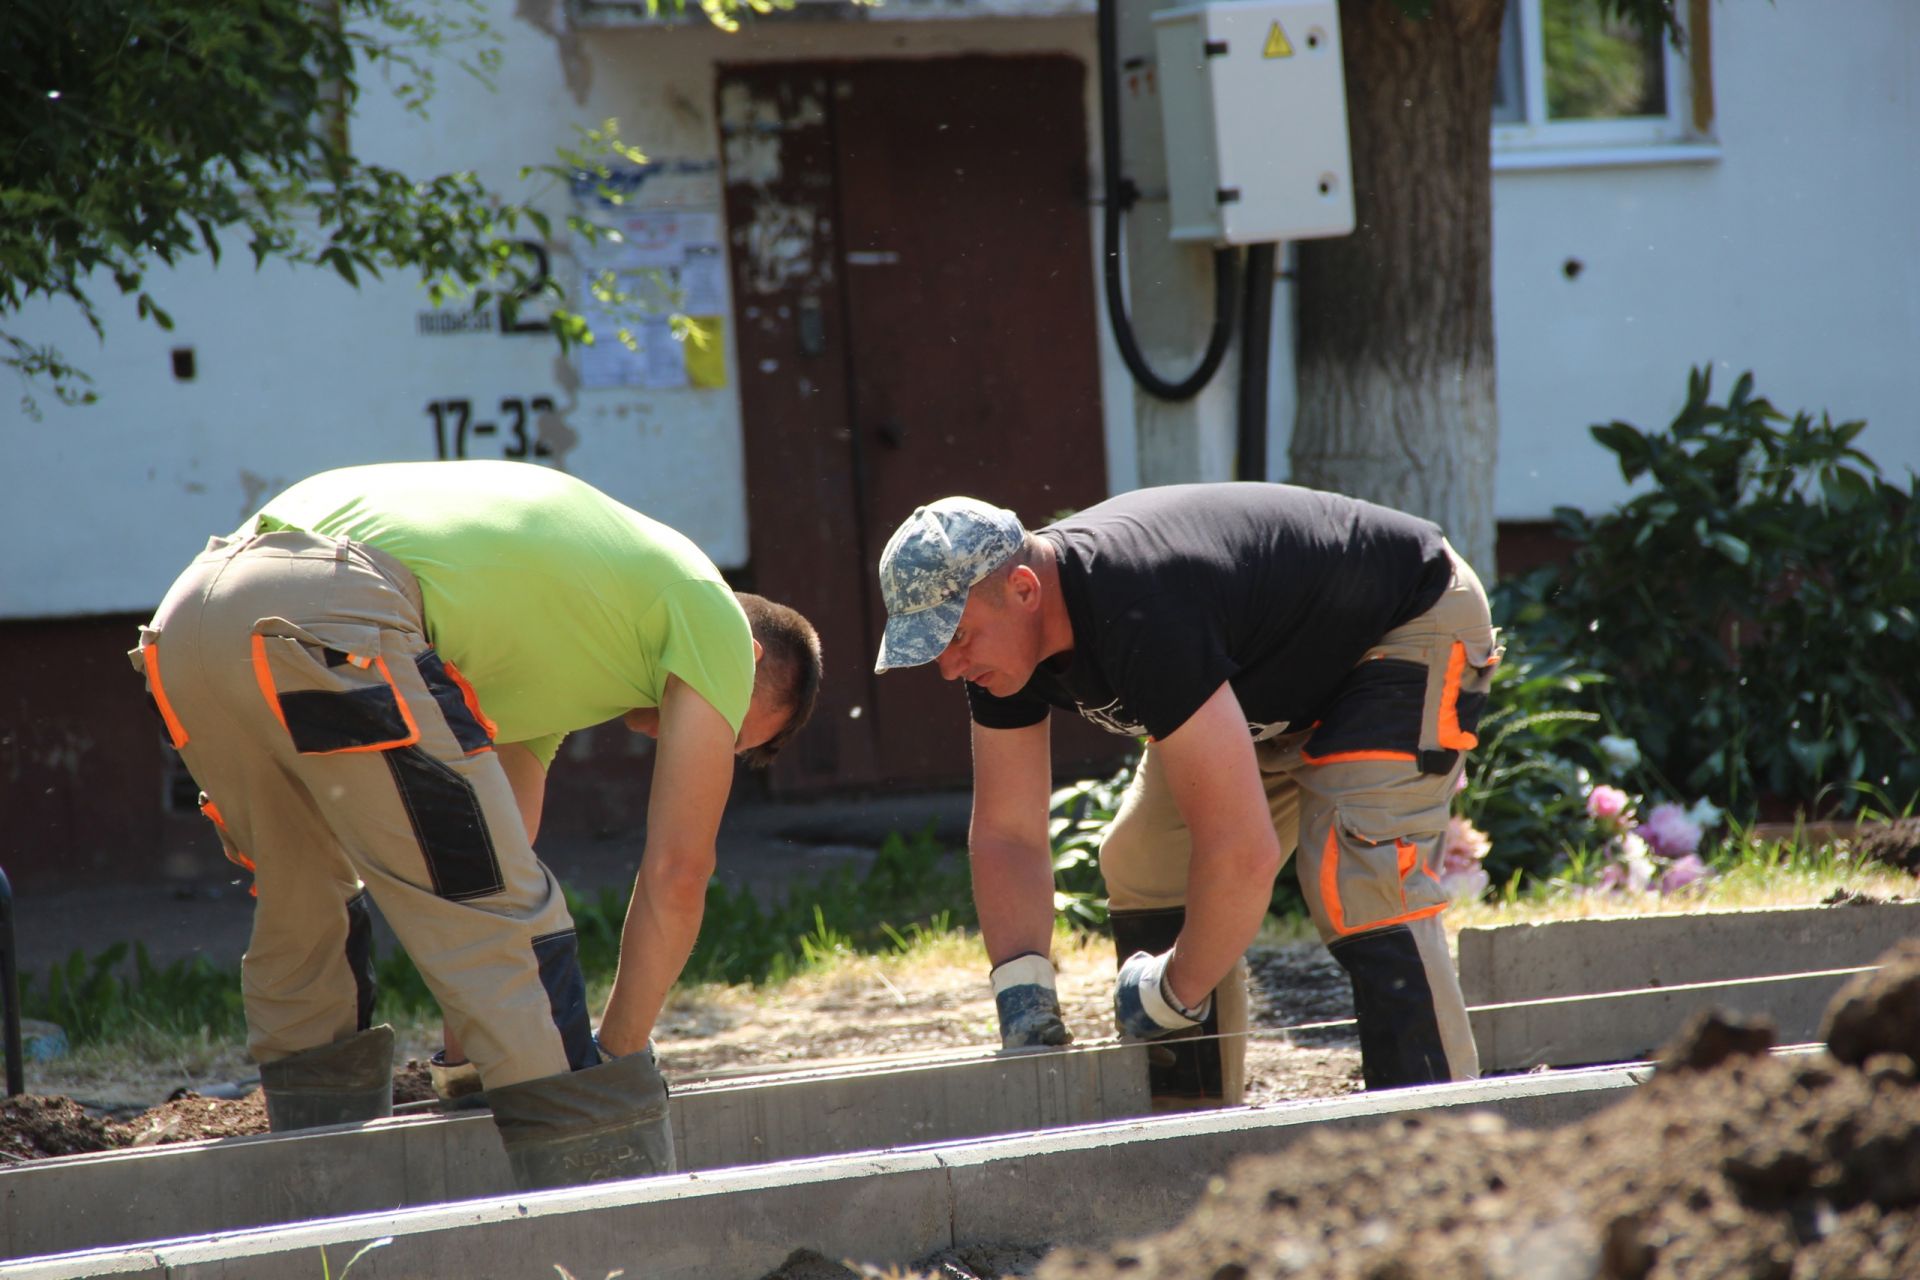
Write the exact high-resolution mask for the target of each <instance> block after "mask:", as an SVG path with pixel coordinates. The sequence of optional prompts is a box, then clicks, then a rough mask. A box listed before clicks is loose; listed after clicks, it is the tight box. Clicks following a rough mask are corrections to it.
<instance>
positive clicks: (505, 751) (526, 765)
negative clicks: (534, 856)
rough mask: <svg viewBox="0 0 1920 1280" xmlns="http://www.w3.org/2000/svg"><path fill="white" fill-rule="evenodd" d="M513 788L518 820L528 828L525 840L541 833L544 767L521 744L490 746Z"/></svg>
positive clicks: (529, 840) (545, 789)
mask: <svg viewBox="0 0 1920 1280" xmlns="http://www.w3.org/2000/svg"><path fill="white" fill-rule="evenodd" d="M493 753H494V755H496V756H498V757H499V759H500V767H501V768H502V769H504V770H505V771H506V774H507V782H508V783H509V784H510V785H511V786H512V787H513V802H514V804H515V805H517V806H519V809H520V821H521V823H522V824H523V825H524V826H525V827H526V829H527V843H528V844H532V843H533V842H534V840H535V839H536V838H537V837H538V836H539V834H540V813H541V810H542V809H543V808H544V807H545V805H546V797H547V766H545V765H544V764H541V763H540V757H539V756H537V755H535V754H533V752H532V751H531V750H530V749H529V748H528V747H527V746H525V745H524V744H523V743H518V742H504V743H501V744H500V745H499V746H497V747H495V748H494V749H493Z"/></svg>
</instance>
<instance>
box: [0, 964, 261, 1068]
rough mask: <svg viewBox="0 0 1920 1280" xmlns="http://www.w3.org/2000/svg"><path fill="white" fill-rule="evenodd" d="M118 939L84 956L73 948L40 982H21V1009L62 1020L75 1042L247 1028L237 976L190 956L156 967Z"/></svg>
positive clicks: (221, 1032) (26, 977) (232, 1031)
mask: <svg viewBox="0 0 1920 1280" xmlns="http://www.w3.org/2000/svg"><path fill="white" fill-rule="evenodd" d="M127 953H128V947H127V944H126V943H124V942H116V943H114V944H113V945H111V946H109V947H107V948H106V949H105V950H103V951H101V952H99V953H98V954H96V955H94V956H92V957H91V958H89V957H88V956H86V955H85V954H84V953H83V952H79V951H76V952H74V953H73V954H72V955H70V956H68V957H67V959H66V961H65V962H64V963H62V964H57V965H54V966H53V967H52V968H51V969H49V970H48V971H47V975H46V979H45V981H44V983H41V982H36V981H35V979H34V978H33V977H32V976H31V975H23V976H22V978H21V982H20V1007H21V1010H22V1012H23V1013H24V1014H25V1015H26V1016H27V1017H29V1018H42V1019H45V1020H46V1021H48V1022H53V1023H57V1024H59V1026H60V1027H61V1028H62V1029H63V1030H65V1031H66V1033H67V1037H68V1039H69V1040H70V1041H72V1043H74V1044H86V1043H90V1042H93V1041H98V1040H103V1039H108V1038H113V1037H123V1036H127V1035H129V1034H132V1033H133V1032H136V1031H140V1030H154V1031H161V1032H167V1033H172V1034H181V1035H194V1034H199V1033H201V1032H203V1031H204V1032H205V1033H206V1034H208V1035H212V1036H221V1037H234V1036H238V1035H240V1034H242V1033H243V1032H244V1030H245V1028H246V1018H245V1015H244V1013H243V1012H242V1008H241V1001H240V975H239V974H238V973H236V972H235V971H234V970H232V969H225V968H221V967H220V966H217V965H215V964H214V963H213V962H212V961H211V960H209V959H207V957H205V956H204V955H193V956H188V957H184V958H182V959H179V960H175V961H174V962H173V963H172V964H169V965H165V966H160V965H156V964H154V963H153V961H152V960H151V959H150V958H149V957H148V955H147V948H146V946H145V944H143V943H137V942H136V943H134V944H133V947H132V953H133V972H132V973H128V972H127V971H126V967H125V963H124V962H125V961H126V959H127Z"/></svg>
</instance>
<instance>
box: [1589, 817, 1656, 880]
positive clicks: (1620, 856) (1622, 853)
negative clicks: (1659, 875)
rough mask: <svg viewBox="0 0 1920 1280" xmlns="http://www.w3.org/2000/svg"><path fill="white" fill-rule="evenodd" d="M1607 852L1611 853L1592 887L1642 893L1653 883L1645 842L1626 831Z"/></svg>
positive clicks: (1652, 871)
mask: <svg viewBox="0 0 1920 1280" xmlns="http://www.w3.org/2000/svg"><path fill="white" fill-rule="evenodd" d="M1609 852H1610V853H1611V854H1612V855H1613V856H1612V857H1610V858H1608V859H1607V863H1606V865H1605V866H1603V867H1601V868H1600V876H1599V878H1598V879H1597V880H1595V881H1594V888H1595V889H1598V890H1600V891H1601V892H1605V891H1607V890H1609V889H1625V890H1627V891H1628V892H1630V893H1642V892H1644V891H1645V890H1646V889H1647V887H1648V886H1650V885H1651V884H1652V883H1653V877H1654V865H1653V859H1652V858H1651V857H1649V856H1648V854H1647V842H1646V841H1644V840H1642V839H1641V838H1640V837H1639V836H1637V835H1634V834H1633V833H1632V832H1628V833H1627V834H1626V835H1624V836H1621V837H1620V839H1619V841H1618V842H1617V843H1616V844H1614V845H1613V846H1612V847H1611V848H1610V849H1609Z"/></svg>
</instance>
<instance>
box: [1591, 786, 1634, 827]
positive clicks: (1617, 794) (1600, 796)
mask: <svg viewBox="0 0 1920 1280" xmlns="http://www.w3.org/2000/svg"><path fill="white" fill-rule="evenodd" d="M1629 803H1630V802H1629V800H1628V799H1627V793H1626V792H1624V791H1622V790H1621V789H1620V788H1618V787H1607V786H1599V787H1595V788H1594V789H1593V790H1591V791H1589V792H1587V816H1588V817H1590V818H1595V819H1598V820H1601V821H1605V820H1606V819H1609V818H1618V817H1620V816H1621V815H1623V814H1624V813H1626V811H1627V806H1628V804H1629Z"/></svg>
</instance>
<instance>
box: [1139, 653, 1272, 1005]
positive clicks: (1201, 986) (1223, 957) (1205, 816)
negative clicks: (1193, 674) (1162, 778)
mask: <svg viewBox="0 0 1920 1280" xmlns="http://www.w3.org/2000/svg"><path fill="white" fill-rule="evenodd" d="M1153 750H1154V751H1155V752H1156V753H1157V754H1158V756H1159V758H1160V761H1161V763H1162V764H1163V765H1164V766H1165V772H1166V778H1167V783H1168V785H1169V787H1170V788H1171V790H1172V792H1173V799H1174V803H1175V804H1177V805H1178V806H1179V809H1180V816H1181V817H1182V818H1184V819H1186V823H1187V828H1188V830H1189V831H1190V832H1191V833H1192V835H1193V857H1192V861H1191V862H1190V863H1189V864H1188V868H1187V920H1186V925H1185V927H1184V928H1183V929H1182V930H1181V931H1180V938H1179V941H1178V942H1176V943H1175V945H1174V954H1173V959H1172V961H1171V963H1170V964H1169V965H1168V968H1167V982H1168V984H1169V985H1170V986H1171V987H1172V989H1173V994H1174V995H1175V996H1177V997H1178V998H1179V999H1180V1001H1181V1002H1182V1003H1183V1004H1185V1005H1186V1006H1187V1007H1188V1008H1198V1007H1199V1006H1200V1004H1201V1002H1202V1001H1204V1000H1205V999H1206V997H1207V993H1208V992H1209V991H1211V990H1213V988H1214V987H1215V986H1216V985H1217V984H1218V983H1219V981H1220V979H1222V978H1224V977H1225V976H1226V974H1227V970H1228V969H1230V968H1231V967H1232V966H1233V963H1234V961H1235V960H1237V959H1239V957H1240V956H1241V954H1242V953H1244V952H1245V951H1246V949H1247V947H1248V945H1249V944H1251V943H1252V941H1253V938H1254V935H1255V934H1257V933H1258V932H1259V931H1260V922H1261V921H1262V920H1263V919H1264V918H1265V916H1266V912H1267V904H1268V901H1269V900H1270V898H1271V897H1272V894H1273V878H1274V876H1275V875H1276V874H1278V872H1279V870H1280V842H1279V839H1278V837H1276V836H1275V835H1274V833H1273V819H1272V815H1271V813H1270V812H1269V810H1268V808H1267V796H1266V789H1265V788H1264V787H1263V786H1262V785H1261V781H1260V768H1259V765H1258V764H1257V763H1256V761H1255V759H1254V753H1253V741H1252V739H1251V738H1250V737H1248V735H1247V719H1246V715H1245V714H1244V713H1243V712H1242V711H1241V709H1240V700H1239V699H1238V698H1237V697H1235V696H1234V692H1233V687H1232V686H1231V685H1227V684H1222V685H1221V686H1220V687H1219V688H1218V689H1216V690H1215V691H1214V693H1213V696H1212V697H1210V698H1208V699H1207V701H1206V702H1205V703H1204V704H1203V705H1202V706H1201V708H1200V709H1199V710H1198V711H1196V712H1194V713H1193V715H1192V716H1190V717H1189V718H1188V719H1187V722H1186V723H1185V724H1183V725H1181V726H1180V727H1179V728H1178V729H1176V730H1174V731H1173V732H1172V733H1170V734H1168V735H1167V736H1166V737H1165V738H1164V739H1161V740H1160V741H1158V742H1156V743H1155V744H1154V746H1153Z"/></svg>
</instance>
